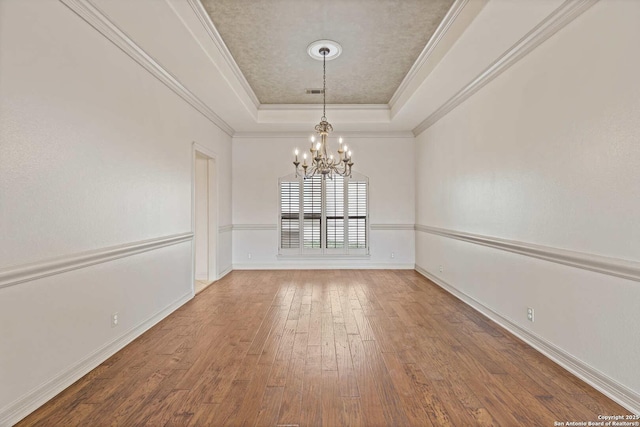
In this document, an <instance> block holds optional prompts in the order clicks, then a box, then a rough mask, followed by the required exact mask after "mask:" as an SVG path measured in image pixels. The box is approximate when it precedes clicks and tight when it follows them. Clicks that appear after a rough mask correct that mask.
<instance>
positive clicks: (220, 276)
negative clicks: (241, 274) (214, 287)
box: [218, 266, 233, 280]
mask: <svg viewBox="0 0 640 427" xmlns="http://www.w3.org/2000/svg"><path fill="white" fill-rule="evenodd" d="M232 271H233V268H231V266H229V267H227V268H225V269H224V270H222V271H221V272H220V273H219V274H218V280H220V279H222V278H223V277H224V276H226V275H227V274H229V273H231V272H232Z"/></svg>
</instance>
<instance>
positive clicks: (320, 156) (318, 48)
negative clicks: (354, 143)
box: [293, 40, 353, 179]
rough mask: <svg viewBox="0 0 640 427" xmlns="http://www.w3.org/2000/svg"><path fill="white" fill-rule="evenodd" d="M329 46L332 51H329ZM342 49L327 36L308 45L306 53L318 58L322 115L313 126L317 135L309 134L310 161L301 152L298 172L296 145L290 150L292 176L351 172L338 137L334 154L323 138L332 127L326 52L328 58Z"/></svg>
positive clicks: (347, 156) (348, 159)
mask: <svg viewBox="0 0 640 427" xmlns="http://www.w3.org/2000/svg"><path fill="white" fill-rule="evenodd" d="M332 49H333V51H332ZM341 51H342V49H341V47H340V45H338V44H337V43H336V42H332V41H330V40H319V41H317V42H314V43H312V44H311V45H309V48H308V52H309V55H310V56H311V57H312V58H314V59H320V57H321V58H322V117H321V118H320V123H318V124H317V125H316V127H315V130H316V133H317V134H318V138H317V140H316V137H315V136H312V137H311V148H310V149H309V151H310V152H311V158H310V162H307V153H304V154H303V156H302V172H301V171H300V166H301V165H300V162H299V161H298V154H299V152H298V149H297V148H296V149H295V151H294V154H295V160H294V162H293V164H294V166H295V167H296V178H297V177H298V176H300V175H302V176H303V177H304V178H305V179H307V178H310V177H312V176H316V175H320V176H322V177H323V178H325V177H329V178H330V179H333V177H334V176H336V175H340V176H351V166H353V162H352V161H351V151H349V150H348V147H347V146H346V145H344V144H343V142H342V138H339V139H338V144H339V147H338V155H337V156H334V155H333V154H327V151H328V150H327V139H328V137H329V133H331V132H332V131H333V126H331V123H329V122H328V121H327V116H326V108H327V56H329V57H331V59H333V58H335V57H337V56H338V55H339V54H340V53H341Z"/></svg>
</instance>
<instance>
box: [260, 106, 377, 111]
mask: <svg viewBox="0 0 640 427" xmlns="http://www.w3.org/2000/svg"><path fill="white" fill-rule="evenodd" d="M326 109H327V110H341V111H345V110H346V111H360V110H368V111H371V110H389V105H388V104H327V107H326ZM259 110H263V111H282V110H314V111H321V110H322V104H260V107H259Z"/></svg>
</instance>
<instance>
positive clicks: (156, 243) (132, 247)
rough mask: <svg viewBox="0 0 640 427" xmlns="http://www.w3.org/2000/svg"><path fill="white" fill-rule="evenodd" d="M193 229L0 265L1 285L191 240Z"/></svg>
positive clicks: (38, 277) (14, 283)
mask: <svg viewBox="0 0 640 427" xmlns="http://www.w3.org/2000/svg"><path fill="white" fill-rule="evenodd" d="M192 238H193V233H191V232H188V233H181V234H174V235H171V236H164V237H159V238H157V239H149V240H141V241H138V242H133V243H127V244H124V245H118V246H110V247H108V248H102V249H98V250H94V251H87V252H81V253H77V254H73V255H68V256H64V257H60V258H53V259H47V260H44V261H39V262H35V263H31V264H24V265H19V266H14V267H8V268H3V269H0V289H2V288H6V287H9V286H14V285H18V284H20V283H24V282H28V281H31V280H36V279H41V278H43V277H48V276H53V275H56V274H60V273H65V272H67V271H71V270H78V269H81V268H85V267H89V266H91V265H95V264H101V263H104V262H108V261H113V260H116V259H119V258H125V257H129V256H132V255H136V254H139V253H142V252H148V251H152V250H155V249H160V248H164V247H166V246H171V245H176V244H178V243H183V242H188V241H191V239H192Z"/></svg>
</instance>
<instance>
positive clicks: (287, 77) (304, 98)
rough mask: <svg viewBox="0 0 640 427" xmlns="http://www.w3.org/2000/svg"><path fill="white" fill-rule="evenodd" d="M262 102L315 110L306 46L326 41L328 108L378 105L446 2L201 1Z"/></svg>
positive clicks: (317, 80)
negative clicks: (333, 50) (336, 52)
mask: <svg viewBox="0 0 640 427" xmlns="http://www.w3.org/2000/svg"><path fill="white" fill-rule="evenodd" d="M201 1H202V4H203V6H204V8H205V10H206V11H207V13H208V15H209V16H210V17H211V21H212V22H213V24H214V25H215V27H216V29H217V30H218V32H219V33H220V35H221V37H222V39H223V40H224V42H225V44H226V45H227V47H228V48H229V51H230V52H231V54H232V55H233V58H234V60H235V61H236V63H237V64H238V67H239V68H240V70H241V71H242V73H243V74H244V76H245V78H246V79H247V81H248V82H249V84H250V85H251V88H252V89H253V91H254V92H255V94H256V96H257V97H258V99H259V100H260V103H262V104H316V103H322V96H321V95H308V94H306V93H305V90H306V89H310V88H321V87H322V63H321V62H319V61H316V60H313V59H311V58H310V57H309V56H308V55H307V46H308V45H309V44H310V43H311V42H313V41H315V40H319V39H331V40H335V41H337V42H338V43H340V44H341V45H342V47H343V52H342V55H341V56H340V57H339V58H337V59H335V60H333V61H328V62H327V103H328V104H386V103H388V102H389V100H390V99H391V97H392V96H393V94H394V92H395V91H396V89H397V88H398V86H399V85H400V83H401V82H402V80H403V79H404V77H405V75H406V74H407V72H408V71H409V70H410V68H411V66H412V65H413V63H414V62H415V61H416V59H417V58H418V55H420V52H421V51H422V50H423V48H424V47H425V45H426V44H427V42H428V41H429V38H430V37H431V35H432V34H433V33H434V31H435V30H436V28H437V27H438V25H439V24H440V22H441V21H442V19H443V18H444V16H445V15H446V13H447V11H448V10H449V8H450V7H451V5H452V4H453V0H272V1H259V0H201Z"/></svg>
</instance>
